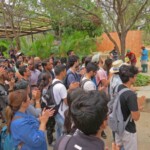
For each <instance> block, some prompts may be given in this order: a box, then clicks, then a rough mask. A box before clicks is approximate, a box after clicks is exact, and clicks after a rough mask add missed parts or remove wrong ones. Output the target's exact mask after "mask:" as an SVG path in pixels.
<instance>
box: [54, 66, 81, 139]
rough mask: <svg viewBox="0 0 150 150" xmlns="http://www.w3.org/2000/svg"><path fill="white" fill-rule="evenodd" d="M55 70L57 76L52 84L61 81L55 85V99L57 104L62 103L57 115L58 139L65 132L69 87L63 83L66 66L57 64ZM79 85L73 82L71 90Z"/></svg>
mask: <svg viewBox="0 0 150 150" xmlns="http://www.w3.org/2000/svg"><path fill="white" fill-rule="evenodd" d="M54 71H55V75H56V77H55V79H54V80H53V81H52V84H54V83H55V82H57V81H60V83H57V84H55V85H54V86H53V94H54V99H55V101H56V104H57V105H59V104H60V106H59V109H58V113H57V114H56V115H55V121H56V139H58V138H59V137H60V136H61V135H62V133H63V126H64V118H65V117H64V112H65V111H66V110H67V109H68V105H67V89H66V87H65V85H64V84H63V79H64V78H65V77H66V66H65V65H58V66H55V68H54ZM78 86H79V84H77V83H71V84H70V86H69V90H71V89H74V88H76V87H78Z"/></svg>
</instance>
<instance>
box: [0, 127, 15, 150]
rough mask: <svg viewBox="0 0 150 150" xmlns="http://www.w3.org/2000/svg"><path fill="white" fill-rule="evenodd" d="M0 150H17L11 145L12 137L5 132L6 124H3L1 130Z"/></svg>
mask: <svg viewBox="0 0 150 150" xmlns="http://www.w3.org/2000/svg"><path fill="white" fill-rule="evenodd" d="M0 136H1V145H0V149H1V150H17V148H15V147H14V145H13V139H12V137H11V135H10V134H9V133H8V132H7V126H4V127H3V128H2V130H1V135H0Z"/></svg>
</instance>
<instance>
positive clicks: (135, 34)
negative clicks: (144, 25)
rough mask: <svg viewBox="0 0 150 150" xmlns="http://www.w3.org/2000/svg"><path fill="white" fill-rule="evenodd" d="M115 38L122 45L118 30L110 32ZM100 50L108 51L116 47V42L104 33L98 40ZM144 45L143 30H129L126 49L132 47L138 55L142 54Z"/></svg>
mask: <svg viewBox="0 0 150 150" xmlns="http://www.w3.org/2000/svg"><path fill="white" fill-rule="evenodd" d="M110 34H111V36H112V37H113V39H115V41H116V42H117V44H118V45H119V46H120V42H119V38H118V35H117V33H116V32H112V33H110ZM97 45H98V51H101V52H106V51H110V50H112V49H113V48H114V44H113V43H112V42H111V41H110V40H109V38H108V36H107V35H106V34H105V33H104V34H102V37H101V38H100V39H99V40H98V43H97ZM141 46H142V32H141V31H129V32H128V34H127V37H126V49H130V50H131V51H133V52H135V54H136V55H137V56H139V55H140V52H141Z"/></svg>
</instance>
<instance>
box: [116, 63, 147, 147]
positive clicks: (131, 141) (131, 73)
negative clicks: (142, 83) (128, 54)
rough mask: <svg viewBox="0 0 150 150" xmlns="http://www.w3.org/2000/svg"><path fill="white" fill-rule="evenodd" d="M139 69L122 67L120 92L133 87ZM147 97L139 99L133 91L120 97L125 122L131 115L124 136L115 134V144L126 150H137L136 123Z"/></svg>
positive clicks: (120, 71)
mask: <svg viewBox="0 0 150 150" xmlns="http://www.w3.org/2000/svg"><path fill="white" fill-rule="evenodd" d="M137 74H138V69H137V68H136V67H135V66H127V65H122V66H121V67H120V69H119V76H120V79H121V80H122V82H123V84H121V85H119V87H118V92H119V91H120V90H122V89H124V88H128V89H130V88H131V85H133V83H134V82H135V81H136V75H137ZM144 101H145V97H144V96H142V97H140V98H139V99H138V98H137V95H136V93H135V92H133V91H132V90H129V91H126V92H124V93H122V94H121V95H120V104H121V111H122V114H123V118H124V121H126V120H127V119H128V118H129V116H130V115H131V119H130V120H129V121H128V123H127V125H126V127H125V131H124V132H123V134H122V136H119V135H118V134H115V142H116V144H117V145H119V146H120V145H123V147H124V149H125V150H137V134H136V125H135V121H138V120H139V118H140V112H139V111H140V110H141V109H142V108H143V104H144Z"/></svg>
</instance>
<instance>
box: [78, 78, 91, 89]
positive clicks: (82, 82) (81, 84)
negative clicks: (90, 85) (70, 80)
mask: <svg viewBox="0 0 150 150" xmlns="http://www.w3.org/2000/svg"><path fill="white" fill-rule="evenodd" d="M87 81H91V80H90V79H85V80H81V81H80V87H81V88H82V89H84V84H85V83H86V82H87Z"/></svg>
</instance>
